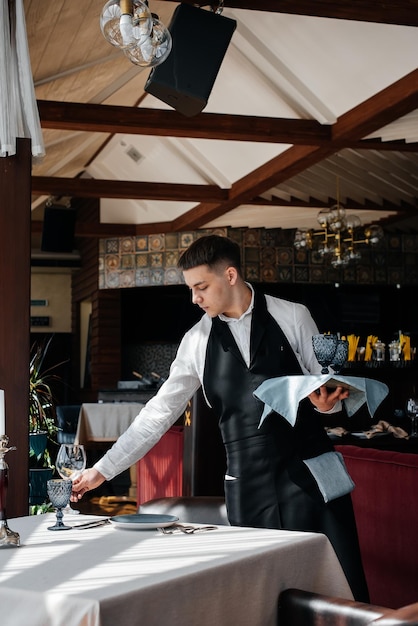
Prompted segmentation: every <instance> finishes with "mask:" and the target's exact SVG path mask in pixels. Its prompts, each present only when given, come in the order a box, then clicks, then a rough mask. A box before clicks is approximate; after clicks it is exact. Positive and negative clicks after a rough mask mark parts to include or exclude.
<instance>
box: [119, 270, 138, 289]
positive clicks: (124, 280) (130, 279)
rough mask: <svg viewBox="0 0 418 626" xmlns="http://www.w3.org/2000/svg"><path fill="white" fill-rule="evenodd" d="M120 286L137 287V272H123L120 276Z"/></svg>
mask: <svg viewBox="0 0 418 626" xmlns="http://www.w3.org/2000/svg"><path fill="white" fill-rule="evenodd" d="M119 286H120V287H135V271H134V270H126V271H125V272H121V273H120V275H119Z"/></svg>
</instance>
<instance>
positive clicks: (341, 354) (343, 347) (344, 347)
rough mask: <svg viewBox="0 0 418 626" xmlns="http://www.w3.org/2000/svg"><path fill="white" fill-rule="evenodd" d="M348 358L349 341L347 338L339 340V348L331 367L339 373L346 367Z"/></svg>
mask: <svg viewBox="0 0 418 626" xmlns="http://www.w3.org/2000/svg"><path fill="white" fill-rule="evenodd" d="M347 359H348V341H347V340H346V339H338V340H337V348H336V350H335V353H334V356H333V357H332V362H331V367H332V369H333V370H334V372H336V373H337V374H338V372H339V371H340V370H341V369H342V368H343V367H344V364H345V363H346V361H347Z"/></svg>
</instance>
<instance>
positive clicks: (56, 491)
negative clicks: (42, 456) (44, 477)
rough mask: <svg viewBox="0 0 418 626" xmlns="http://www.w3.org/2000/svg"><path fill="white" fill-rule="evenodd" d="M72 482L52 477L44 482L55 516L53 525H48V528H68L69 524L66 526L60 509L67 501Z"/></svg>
mask: <svg viewBox="0 0 418 626" xmlns="http://www.w3.org/2000/svg"><path fill="white" fill-rule="evenodd" d="M72 487H73V483H72V481H71V480H63V479H61V478H53V479H52V480H48V482H47V484H46V488H47V492H48V497H49V500H50V502H51V504H52V505H53V506H54V507H55V508H56V518H57V521H56V522H55V525H54V526H48V530H70V528H71V526H66V525H65V524H64V523H63V521H62V517H63V513H62V509H63V508H64V507H65V506H66V505H67V504H68V503H69V501H70V496H71V489H72Z"/></svg>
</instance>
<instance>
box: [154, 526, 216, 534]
mask: <svg viewBox="0 0 418 626" xmlns="http://www.w3.org/2000/svg"><path fill="white" fill-rule="evenodd" d="M217 528H218V527H217V526H188V525H186V524H173V525H172V526H167V527H158V529H157V530H159V531H160V532H162V533H163V534H164V535H173V534H174V533H176V532H181V533H185V534H186V535H193V534H194V533H201V532H206V531H207V530H217Z"/></svg>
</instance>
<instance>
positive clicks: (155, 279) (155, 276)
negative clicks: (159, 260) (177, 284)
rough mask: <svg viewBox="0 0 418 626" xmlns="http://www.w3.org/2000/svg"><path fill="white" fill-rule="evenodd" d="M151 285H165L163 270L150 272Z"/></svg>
mask: <svg viewBox="0 0 418 626" xmlns="http://www.w3.org/2000/svg"><path fill="white" fill-rule="evenodd" d="M150 284H151V285H164V270H162V269H159V270H157V269H152V270H150Z"/></svg>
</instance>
